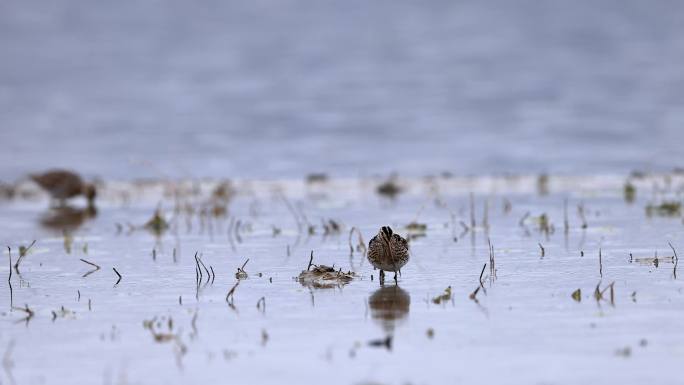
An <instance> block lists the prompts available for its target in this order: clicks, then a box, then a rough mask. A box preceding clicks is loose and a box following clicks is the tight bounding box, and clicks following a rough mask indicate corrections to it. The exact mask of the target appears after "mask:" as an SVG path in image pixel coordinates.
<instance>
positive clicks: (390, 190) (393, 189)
mask: <svg viewBox="0 0 684 385" xmlns="http://www.w3.org/2000/svg"><path fill="white" fill-rule="evenodd" d="M375 191H376V192H377V193H378V194H380V195H382V196H385V197H388V198H395V197H396V196H397V195H399V193H401V192H402V191H403V189H402V188H401V186H399V185H398V184H397V182H396V181H395V180H394V178H391V179H389V180H387V181H385V182H383V183H382V184H380V185H379V186H378V187H377V189H376V190H375Z"/></svg>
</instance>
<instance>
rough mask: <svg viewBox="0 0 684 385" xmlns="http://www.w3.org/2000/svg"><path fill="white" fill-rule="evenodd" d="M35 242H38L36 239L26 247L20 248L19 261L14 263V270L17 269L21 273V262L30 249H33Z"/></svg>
mask: <svg viewBox="0 0 684 385" xmlns="http://www.w3.org/2000/svg"><path fill="white" fill-rule="evenodd" d="M35 244H36V240H35V239H34V240H33V242H31V244H30V245H29V246H28V247H27V248H25V249H23V250H22V247H20V248H19V258H17V261H16V262H15V263H14V270H16V271H17V273H19V264H20V263H21V261H22V260H23V259H24V257H25V256H26V255H27V254H28V252H29V250H31V248H32V247H33V245H35Z"/></svg>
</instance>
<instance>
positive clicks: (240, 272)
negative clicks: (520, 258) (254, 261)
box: [235, 258, 249, 279]
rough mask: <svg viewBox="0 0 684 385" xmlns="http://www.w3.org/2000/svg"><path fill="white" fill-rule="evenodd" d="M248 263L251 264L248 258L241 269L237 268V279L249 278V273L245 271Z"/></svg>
mask: <svg viewBox="0 0 684 385" xmlns="http://www.w3.org/2000/svg"><path fill="white" fill-rule="evenodd" d="M247 262H249V258H247V260H246V261H245V263H243V264H242V266H241V267H238V268H237V273H235V278H237V279H247V277H249V275H248V274H247V272H246V271H245V266H247Z"/></svg>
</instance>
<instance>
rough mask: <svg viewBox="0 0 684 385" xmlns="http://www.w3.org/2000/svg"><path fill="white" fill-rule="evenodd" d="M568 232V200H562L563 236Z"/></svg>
mask: <svg viewBox="0 0 684 385" xmlns="http://www.w3.org/2000/svg"><path fill="white" fill-rule="evenodd" d="M569 230H570V223H569V222H568V198H565V199H564V200H563V231H564V232H565V234H567V233H568V231H569Z"/></svg>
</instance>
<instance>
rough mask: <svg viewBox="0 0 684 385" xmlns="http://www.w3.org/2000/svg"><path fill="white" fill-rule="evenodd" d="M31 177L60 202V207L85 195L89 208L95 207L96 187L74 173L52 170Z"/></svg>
mask: <svg viewBox="0 0 684 385" xmlns="http://www.w3.org/2000/svg"><path fill="white" fill-rule="evenodd" d="M29 176H30V177H31V179H33V181H34V182H36V183H38V185H39V186H40V187H41V188H42V189H43V190H45V191H47V192H48V193H49V194H50V196H51V197H52V199H54V200H56V201H58V202H59V205H60V206H64V205H65V204H66V200H67V199H69V198H73V197H76V196H79V195H83V196H84V197H86V199H87V200H88V206H89V207H94V202H95V196H96V195H97V193H96V191H95V186H94V185H93V184H91V183H85V182H84V181H83V179H81V177H80V176H79V175H78V174H76V173H74V172H71V171H66V170H50V171H47V172H45V173H42V174H31V175H29Z"/></svg>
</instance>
